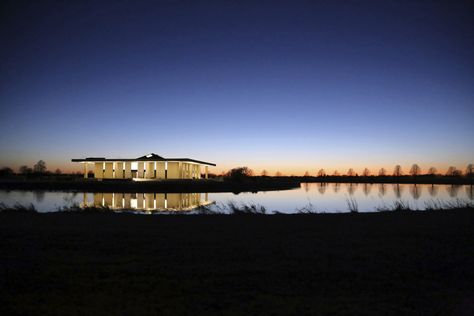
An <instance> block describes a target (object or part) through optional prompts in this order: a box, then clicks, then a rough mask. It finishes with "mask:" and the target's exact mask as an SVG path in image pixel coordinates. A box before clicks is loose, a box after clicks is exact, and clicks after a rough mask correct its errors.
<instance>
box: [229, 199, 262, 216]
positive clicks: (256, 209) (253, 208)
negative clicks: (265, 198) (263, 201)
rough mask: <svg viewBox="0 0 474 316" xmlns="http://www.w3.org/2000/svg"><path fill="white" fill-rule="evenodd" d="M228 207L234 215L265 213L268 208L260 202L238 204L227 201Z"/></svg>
mask: <svg viewBox="0 0 474 316" xmlns="http://www.w3.org/2000/svg"><path fill="white" fill-rule="evenodd" d="M227 209H228V210H229V211H230V214H232V215H248V214H252V215H264V214H266V213H267V209H266V208H265V207H264V206H263V205H258V204H245V203H242V204H237V203H235V202H232V201H230V202H227Z"/></svg>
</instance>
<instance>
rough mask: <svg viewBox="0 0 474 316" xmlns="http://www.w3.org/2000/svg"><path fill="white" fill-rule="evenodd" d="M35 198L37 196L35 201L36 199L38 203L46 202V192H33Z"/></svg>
mask: <svg viewBox="0 0 474 316" xmlns="http://www.w3.org/2000/svg"><path fill="white" fill-rule="evenodd" d="M33 194H34V196H35V199H36V202H39V203H40V202H43V200H44V195H45V192H44V191H38V190H36V191H34V192H33Z"/></svg>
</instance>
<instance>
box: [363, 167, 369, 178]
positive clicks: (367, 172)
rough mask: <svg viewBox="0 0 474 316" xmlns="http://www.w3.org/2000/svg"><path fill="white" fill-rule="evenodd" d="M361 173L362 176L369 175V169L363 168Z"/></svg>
mask: <svg viewBox="0 0 474 316" xmlns="http://www.w3.org/2000/svg"><path fill="white" fill-rule="evenodd" d="M362 175H363V176H364V177H368V176H370V170H369V169H368V168H365V169H364V171H363V172H362Z"/></svg>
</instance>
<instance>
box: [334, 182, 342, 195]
mask: <svg viewBox="0 0 474 316" xmlns="http://www.w3.org/2000/svg"><path fill="white" fill-rule="evenodd" d="M333 190H334V193H338V192H339V191H340V190H341V184H340V183H334V184H333Z"/></svg>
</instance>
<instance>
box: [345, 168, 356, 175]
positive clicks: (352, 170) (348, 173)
mask: <svg viewBox="0 0 474 316" xmlns="http://www.w3.org/2000/svg"><path fill="white" fill-rule="evenodd" d="M347 175H348V176H349V177H353V176H355V171H354V169H352V168H350V169H349V170H347Z"/></svg>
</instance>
